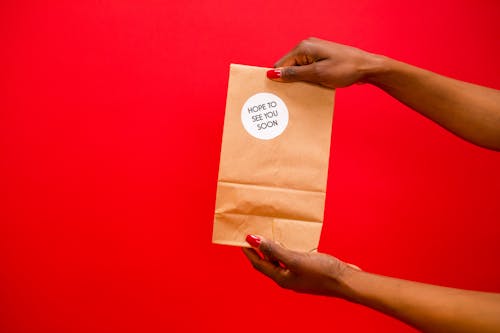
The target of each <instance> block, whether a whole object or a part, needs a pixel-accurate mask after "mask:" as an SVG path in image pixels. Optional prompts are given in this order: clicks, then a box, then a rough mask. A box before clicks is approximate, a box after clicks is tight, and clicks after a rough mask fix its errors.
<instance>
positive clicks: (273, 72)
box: [267, 69, 281, 79]
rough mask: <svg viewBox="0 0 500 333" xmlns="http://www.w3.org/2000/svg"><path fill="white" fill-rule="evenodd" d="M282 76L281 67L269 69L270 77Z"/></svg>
mask: <svg viewBox="0 0 500 333" xmlns="http://www.w3.org/2000/svg"><path fill="white" fill-rule="evenodd" d="M280 77H281V69H270V70H268V71H267V78H268V79H279V78H280Z"/></svg>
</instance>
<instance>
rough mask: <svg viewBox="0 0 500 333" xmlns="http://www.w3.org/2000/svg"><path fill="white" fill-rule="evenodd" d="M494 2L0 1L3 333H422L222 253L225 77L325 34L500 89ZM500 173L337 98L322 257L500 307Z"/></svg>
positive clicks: (436, 134) (399, 114)
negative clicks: (279, 282)
mask: <svg viewBox="0 0 500 333" xmlns="http://www.w3.org/2000/svg"><path fill="white" fill-rule="evenodd" d="M499 9H500V6H499V2H498V1H494V0H492V1H451V0H444V1H430V0H423V1H418V2H408V1H395V0H394V1H348V0H338V1H331V0H328V1H322V0H319V1H292V2H286V1H274V2H273V1H250V2H243V1H178V2H169V1H72V2H70V1H37V2H35V1H33V2H30V1H2V3H1V4H0V34H1V35H0V37H1V44H0V47H1V52H0V64H1V65H0V66H1V70H0V73H1V74H0V85H1V86H0V140H1V141H0V149H1V150H0V154H1V159H0V188H1V191H0V196H1V201H0V330H1V331H2V332H9V333H14V332H23V333H25V332H52V333H56V332H190V331H202V330H203V331H216V330H218V331H220V332H234V331H239V332H254V331H257V330H259V331H273V330H276V331H288V332H298V331H308V332H313V331H350V332H358V331H372V332H373V331H380V332H382V331H383V332H411V331H413V329H411V328H409V327H407V326H406V325H404V324H402V323H399V322H397V321H395V320H393V319H391V318H389V317H386V316H384V315H381V314H378V313H376V312H374V311H372V310H369V309H366V308H363V307H361V306H358V305H353V304H348V303H347V302H344V301H342V300H337V299H327V298H322V297H315V296H308V295H299V294H295V293H293V292H290V291H285V290H281V289H279V288H278V287H277V286H275V285H274V284H273V282H271V281H269V280H267V279H265V278H264V277H263V276H261V275H259V274H258V273H257V272H255V271H254V270H253V269H252V268H251V266H250V265H249V263H248V262H247V261H246V259H245V258H244V257H243V254H242V253H241V251H240V249H238V248H233V247H225V246H217V245H212V244H211V230H212V217H213V208H214V200H215V189H216V179H217V171H218V161H219V149H220V143H221V137H222V126H223V116H224V106H225V98H226V88H227V78H228V66H229V63H231V62H235V63H243V64H250V65H260V66H272V64H273V63H274V61H275V60H277V59H278V58H279V57H281V56H282V55H283V54H284V53H285V52H287V51H288V50H289V49H290V48H292V47H293V46H294V45H295V44H296V43H297V42H299V41H300V40H301V39H303V38H306V37H308V36H317V37H321V38H325V39H330V40H334V41H337V42H341V43H347V44H351V45H355V46H357V47H360V48H363V49H366V50H369V51H372V52H377V53H382V54H385V55H388V56H391V57H393V58H397V59H399V60H403V61H406V62H409V63H412V64H414V65H417V66H420V67H424V68H428V69H430V70H433V71H436V72H439V73H442V74H445V75H448V76H452V77H456V78H460V79H463V80H466V81H470V82H474V83H478V84H482V85H487V86H491V87H494V88H497V89H498V88H500V77H499V76H498V72H499V65H498V58H499V49H500V46H499V40H498V31H499V29H500V23H499V22H500V21H498V13H499ZM499 170H500V154H499V153H495V152H492V151H488V150H485V149H482V148H479V147H475V146H473V145H471V144H469V143H467V142H465V141H462V140H461V139H459V138H457V137H455V136H453V135H452V134H449V133H447V132H446V131H444V130H443V129H442V128H440V127H438V126H437V125H435V124H433V123H431V122H430V121H429V120H427V119H425V118H423V117H421V116H419V115H418V114H416V113H414V112H413V111H411V110H409V109H408V108H406V107H405V106H403V105H402V104H400V103H399V102H397V101H395V100H393V99H392V98H390V97H389V96H387V95H385V94H384V93H383V92H381V91H379V90H377V89H376V88H374V87H372V86H368V85H363V86H354V87H351V88H347V89H341V90H340V89H339V90H338V91H337V98H336V107H335V116H334V128H333V137H332V150H331V161H330V172H329V180H328V195H327V203H326V217H325V224H324V228H323V233H322V238H321V244H320V250H321V251H323V252H327V253H330V254H334V255H336V256H338V257H340V258H342V259H344V260H346V261H349V262H353V263H355V264H357V265H359V266H361V267H362V268H363V269H365V270H368V271H372V272H376V273H380V274H385V275H391V276H395V277H401V278H405V279H412V280H418V281H422V282H428V283H434V284H442V285H446V286H453V287H458V288H470V289H477V290H486V291H494V292H500V283H499V281H500V269H499V267H498V265H497V263H498V261H499V258H500V242H499V237H500V236H499V235H500V224H499V222H500V204H499V203H500V200H499V193H500V172H499Z"/></svg>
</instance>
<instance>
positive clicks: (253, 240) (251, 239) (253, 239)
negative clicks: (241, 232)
mask: <svg viewBox="0 0 500 333" xmlns="http://www.w3.org/2000/svg"><path fill="white" fill-rule="evenodd" d="M246 241H247V243H248V244H250V245H252V247H259V245H260V238H259V237H257V236H255V235H247V238H246Z"/></svg>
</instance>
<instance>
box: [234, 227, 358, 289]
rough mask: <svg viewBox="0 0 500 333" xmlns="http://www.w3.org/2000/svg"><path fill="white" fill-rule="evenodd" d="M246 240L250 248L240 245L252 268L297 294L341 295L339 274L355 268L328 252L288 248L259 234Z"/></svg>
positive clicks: (341, 274)
mask: <svg viewBox="0 0 500 333" xmlns="http://www.w3.org/2000/svg"><path fill="white" fill-rule="evenodd" d="M247 242H248V243H249V244H250V245H252V247H253V248H251V249H249V248H243V252H244V253H245V255H246V256H247V258H248V259H249V260H250V262H251V263H252V266H253V267H254V268H255V269H256V270H258V271H259V272H261V273H263V274H264V275H266V276H268V277H270V278H271V279H272V280H274V281H275V282H276V283H277V284H278V285H279V286H281V287H283V288H286V289H291V290H294V291H297V292H300V293H309V294H315V295H327V296H342V295H343V292H342V287H343V286H342V282H341V281H342V276H343V275H344V274H346V273H348V272H349V271H350V270H353V269H358V270H359V268H357V267H356V266H354V265H351V264H347V263H345V262H343V261H340V260H339V259H337V258H335V257H332V256H330V255H327V254H323V253H317V252H314V253H302V252H296V251H292V250H288V249H286V248H284V247H282V246H280V245H278V244H277V243H275V242H272V241H270V240H267V239H265V238H263V237H260V236H254V235H249V236H247ZM259 252H260V253H262V256H260V255H259Z"/></svg>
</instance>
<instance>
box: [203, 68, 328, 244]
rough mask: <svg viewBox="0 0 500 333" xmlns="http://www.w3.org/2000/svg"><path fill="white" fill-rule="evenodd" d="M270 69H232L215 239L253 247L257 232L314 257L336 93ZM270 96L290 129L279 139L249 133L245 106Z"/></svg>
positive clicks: (323, 201)
mask: <svg viewBox="0 0 500 333" xmlns="http://www.w3.org/2000/svg"><path fill="white" fill-rule="evenodd" d="M267 70H268V68H260V67H252V66H244V65H236V64H231V66H230V75H229V85H228V92H227V101H226V113H225V119H224V132H223V138H222V147H221V157H220V165H219V176H218V184H217V197H216V205H215V214H214V226H213V235H212V241H213V243H217V244H226V245H234V246H245V247H248V246H249V245H248V244H247V243H246V242H245V237H246V235H247V234H258V235H262V236H264V237H266V238H268V239H272V240H274V241H277V242H279V243H280V244H282V245H283V246H285V247H287V248H289V249H294V250H299V251H306V252H307V251H314V250H316V249H317V247H318V243H319V238H320V234H321V227H322V224H323V216H324V206H325V195H326V182H327V175H328V161H329V155H330V137H331V129H332V117H333V105H334V95H335V91H334V90H332V89H328V88H323V87H319V86H316V85H312V84H308V83H304V82H296V83H279V82H273V81H271V80H269V79H267V78H266V71H267ZM263 92H264V93H271V94H274V95H276V96H278V97H279V98H281V100H282V101H283V102H284V103H285V105H286V107H287V108H288V114H289V116H288V117H289V118H288V125H287V126H286V128H285V130H284V131H283V132H282V133H281V134H280V135H278V136H277V137H275V138H273V139H268V140H263V139H259V138H256V137H254V136H252V135H250V134H249V133H248V132H247V131H246V130H245V128H244V126H243V124H242V107H243V105H244V104H245V102H246V101H247V100H248V99H249V98H250V97H251V96H253V95H255V94H258V93H263Z"/></svg>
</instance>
